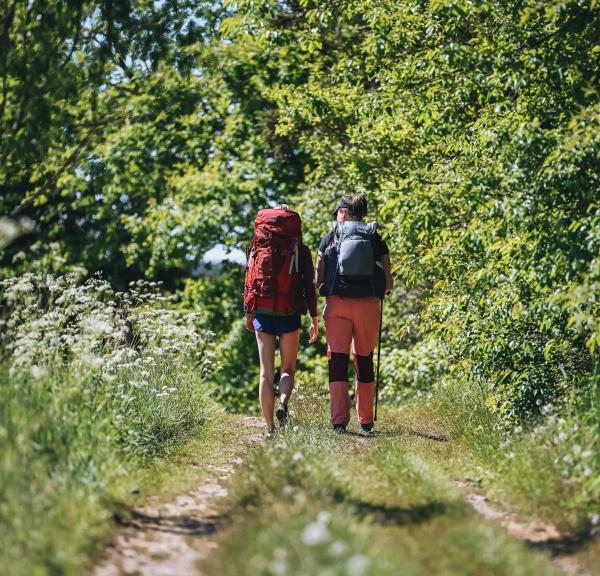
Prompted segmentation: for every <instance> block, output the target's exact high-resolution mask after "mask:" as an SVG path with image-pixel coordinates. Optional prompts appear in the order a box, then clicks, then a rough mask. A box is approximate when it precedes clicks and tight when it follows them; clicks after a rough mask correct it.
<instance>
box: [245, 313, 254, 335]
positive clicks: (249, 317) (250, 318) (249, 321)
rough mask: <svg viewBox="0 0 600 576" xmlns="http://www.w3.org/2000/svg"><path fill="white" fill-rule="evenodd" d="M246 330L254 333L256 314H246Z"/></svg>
mask: <svg viewBox="0 0 600 576" xmlns="http://www.w3.org/2000/svg"><path fill="white" fill-rule="evenodd" d="M246 330H250V332H254V314H246Z"/></svg>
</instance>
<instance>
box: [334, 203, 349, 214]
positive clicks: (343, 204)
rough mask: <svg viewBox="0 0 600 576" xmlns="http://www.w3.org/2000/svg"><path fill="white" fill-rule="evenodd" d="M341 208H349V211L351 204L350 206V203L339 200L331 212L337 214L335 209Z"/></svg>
mask: <svg viewBox="0 0 600 576" xmlns="http://www.w3.org/2000/svg"><path fill="white" fill-rule="evenodd" d="M341 208H345V209H346V210H350V212H352V206H350V204H346V202H340V203H339V204H338V205H337V207H336V209H335V210H334V211H333V212H332V213H331V214H332V215H333V216H335V215H336V214H337V211H338V210H340V209H341Z"/></svg>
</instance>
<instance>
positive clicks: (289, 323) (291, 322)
mask: <svg viewBox="0 0 600 576" xmlns="http://www.w3.org/2000/svg"><path fill="white" fill-rule="evenodd" d="M253 325H254V330H256V331H257V332H264V333H265V334H271V335H272V336H281V335H282V334H287V333H288V332H295V331H296V330H298V329H299V328H300V314H292V315H291V316H273V315H271V314H255V315H254V322H253Z"/></svg>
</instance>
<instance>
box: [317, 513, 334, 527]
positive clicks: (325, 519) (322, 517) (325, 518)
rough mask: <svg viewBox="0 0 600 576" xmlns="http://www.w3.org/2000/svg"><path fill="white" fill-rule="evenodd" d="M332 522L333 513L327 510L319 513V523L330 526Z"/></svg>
mask: <svg viewBox="0 0 600 576" xmlns="http://www.w3.org/2000/svg"><path fill="white" fill-rule="evenodd" d="M330 521H331V512H327V510H323V511H322V512H319V515H318V516H317V522H321V524H328V523H329V522H330Z"/></svg>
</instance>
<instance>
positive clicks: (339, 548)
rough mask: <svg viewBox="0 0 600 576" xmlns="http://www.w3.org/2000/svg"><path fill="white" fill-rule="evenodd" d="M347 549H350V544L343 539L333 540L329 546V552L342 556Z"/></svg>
mask: <svg viewBox="0 0 600 576" xmlns="http://www.w3.org/2000/svg"><path fill="white" fill-rule="evenodd" d="M346 550H348V546H347V545H346V543H345V542H342V541H341V540H336V541H335V542H332V543H331V544H330V546H329V553H330V554H331V555H332V556H341V555H342V554H344V553H345V552H346Z"/></svg>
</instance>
